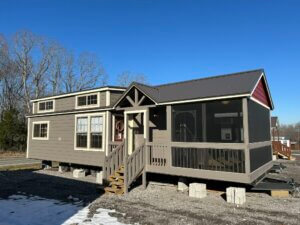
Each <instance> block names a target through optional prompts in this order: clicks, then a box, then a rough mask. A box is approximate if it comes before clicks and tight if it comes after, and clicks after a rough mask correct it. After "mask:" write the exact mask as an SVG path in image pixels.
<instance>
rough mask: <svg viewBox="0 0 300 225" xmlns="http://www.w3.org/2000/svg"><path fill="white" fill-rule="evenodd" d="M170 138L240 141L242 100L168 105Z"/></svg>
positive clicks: (179, 140) (197, 140)
mask: <svg viewBox="0 0 300 225" xmlns="http://www.w3.org/2000/svg"><path fill="white" fill-rule="evenodd" d="M172 141H174V142H218V143H220V142H221V143H242V142H243V141H244V136H243V113H242V100H241V99H236V100H226V101H212V102H206V103H193V104H181V105H174V106H172Z"/></svg>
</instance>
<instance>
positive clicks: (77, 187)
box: [0, 170, 103, 204]
mask: <svg viewBox="0 0 300 225" xmlns="http://www.w3.org/2000/svg"><path fill="white" fill-rule="evenodd" d="M97 187H99V186H98V185H97V184H94V183H88V182H84V181H80V180H75V179H67V178H62V177H56V176H50V175H46V174H40V173H36V172H35V170H19V171H2V172H0V199H1V198H2V199H3V198H4V199H5V198H7V197H9V196H10V195H13V194H17V193H26V195H33V196H39V197H42V198H48V199H54V200H59V201H68V198H69V196H70V195H71V196H72V197H75V198H79V199H80V200H82V201H83V203H84V204H88V203H90V202H92V201H94V200H95V199H96V198H98V197H99V196H100V195H102V194H103V193H100V191H99V189H97Z"/></svg>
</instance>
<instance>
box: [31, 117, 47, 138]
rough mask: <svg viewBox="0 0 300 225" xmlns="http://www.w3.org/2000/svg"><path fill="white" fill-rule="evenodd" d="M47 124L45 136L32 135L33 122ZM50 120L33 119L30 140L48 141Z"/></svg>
mask: <svg viewBox="0 0 300 225" xmlns="http://www.w3.org/2000/svg"><path fill="white" fill-rule="evenodd" d="M45 123H46V124H47V137H34V136H33V135H34V125H35V124H45ZM49 130H50V121H34V122H32V131H31V134H32V136H31V137H32V140H40V141H48V140H49Z"/></svg>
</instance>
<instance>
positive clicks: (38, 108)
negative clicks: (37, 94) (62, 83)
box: [33, 99, 56, 113]
mask: <svg viewBox="0 0 300 225" xmlns="http://www.w3.org/2000/svg"><path fill="white" fill-rule="evenodd" d="M46 102H53V109H48V110H40V104H41V103H45V107H46ZM55 102H56V101H55V99H53V100H48V101H40V102H37V113H47V112H54V111H55ZM33 104H35V103H33Z"/></svg>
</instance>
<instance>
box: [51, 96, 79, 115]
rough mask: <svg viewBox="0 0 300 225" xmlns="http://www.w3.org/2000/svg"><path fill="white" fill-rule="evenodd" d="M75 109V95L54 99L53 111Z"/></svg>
mask: <svg viewBox="0 0 300 225" xmlns="http://www.w3.org/2000/svg"><path fill="white" fill-rule="evenodd" d="M73 109H75V96H71V97H66V98H57V99H55V111H56V112H58V111H64V110H73Z"/></svg>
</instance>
